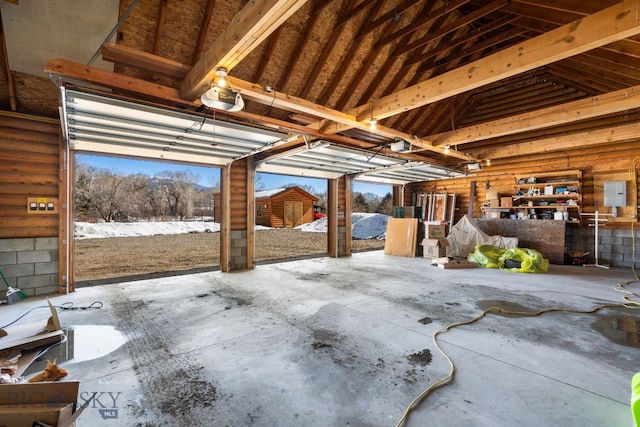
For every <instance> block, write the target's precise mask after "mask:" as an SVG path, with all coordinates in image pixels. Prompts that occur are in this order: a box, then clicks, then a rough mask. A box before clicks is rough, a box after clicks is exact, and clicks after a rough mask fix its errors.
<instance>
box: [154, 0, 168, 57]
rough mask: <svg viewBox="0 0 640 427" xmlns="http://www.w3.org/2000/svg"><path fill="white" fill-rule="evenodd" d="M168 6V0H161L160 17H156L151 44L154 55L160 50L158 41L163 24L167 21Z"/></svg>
mask: <svg viewBox="0 0 640 427" xmlns="http://www.w3.org/2000/svg"><path fill="white" fill-rule="evenodd" d="M168 6H169V0H162V1H161V2H160V17H159V18H158V25H157V26H156V37H155V42H154V44H153V54H154V55H158V54H159V52H160V42H161V41H162V33H164V24H165V22H166V21H167V8H168Z"/></svg>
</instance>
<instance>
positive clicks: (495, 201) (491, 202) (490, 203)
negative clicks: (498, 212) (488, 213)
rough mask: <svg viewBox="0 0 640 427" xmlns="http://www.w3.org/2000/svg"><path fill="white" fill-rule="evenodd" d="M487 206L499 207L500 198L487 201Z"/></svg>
mask: <svg viewBox="0 0 640 427" xmlns="http://www.w3.org/2000/svg"><path fill="white" fill-rule="evenodd" d="M485 206H486V207H488V208H499V207H500V199H489V200H487V201H486V202H485Z"/></svg>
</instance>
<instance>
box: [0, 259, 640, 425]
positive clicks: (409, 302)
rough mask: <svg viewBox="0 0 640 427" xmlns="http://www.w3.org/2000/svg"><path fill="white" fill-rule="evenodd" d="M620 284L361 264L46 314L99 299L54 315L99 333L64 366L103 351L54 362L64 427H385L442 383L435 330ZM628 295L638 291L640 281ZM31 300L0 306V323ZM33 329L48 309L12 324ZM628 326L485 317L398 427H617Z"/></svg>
mask: <svg viewBox="0 0 640 427" xmlns="http://www.w3.org/2000/svg"><path fill="white" fill-rule="evenodd" d="M632 279H633V274H632V272H631V271H630V270H623V269H619V270H616V269H612V270H604V269H599V268H589V267H575V266H556V265H553V266H552V267H551V270H550V271H549V272H548V273H546V274H518V273H510V272H504V271H499V270H488V269H459V270H443V269H439V268H436V267H433V266H430V265H429V263H428V262H427V261H426V260H424V259H421V258H403V257H394V256H388V255H384V254H383V252H382V251H376V252H367V253H359V254H355V255H353V256H352V257H351V258H342V259H330V258H317V259H310V260H302V261H293V262H286V263H280V264H272V265H263V266H258V267H257V268H256V269H255V270H253V271H248V272H239V273H227V274H225V273H220V272H210V273H202V274H194V275H188V276H175V277H170V278H162V279H153V280H144V281H138V282H129V283H121V284H116V285H105V286H98V287H92V288H80V289H78V290H77V291H76V292H75V293H72V294H70V295H67V296H55V297H52V298H51V301H52V302H53V303H54V304H57V305H59V304H62V303H65V302H69V301H71V302H73V303H74V304H75V305H76V306H86V305H89V304H90V303H92V302H93V301H101V302H102V303H103V304H104V307H103V308H101V309H96V310H68V311H63V312H61V313H60V318H61V322H62V324H63V326H66V327H73V328H78V332H79V331H80V329H81V326H82V325H107V326H112V327H114V328H115V331H114V330H109V328H106V329H105V328H104V327H103V328H96V329H95V331H96V332H95V333H92V334H90V336H91V337H94V338H97V341H93V342H90V340H89V338H87V337H85V338H83V337H82V336H81V334H79V333H78V334H75V335H74V340H73V341H74V342H73V345H72V346H71V345H70V346H68V347H69V348H70V347H73V351H74V352H75V354H77V356H76V359H82V358H83V357H84V358H86V356H81V354H82V352H83V349H84V350H87V349H88V350H90V351H91V350H96V349H97V348H100V349H101V350H102V351H103V353H107V354H105V355H103V356H101V357H97V358H93V359H91V356H89V359H90V360H85V361H77V360H74V359H72V360H69V361H66V362H62V363H61V366H63V367H64V368H66V369H68V371H69V375H68V376H67V378H66V379H67V380H78V381H80V382H81V384H80V389H81V395H80V403H82V402H83V401H84V400H85V399H87V398H88V397H89V396H90V395H91V393H93V392H97V393H99V394H98V395H97V396H98V399H97V400H95V401H93V402H92V403H91V405H90V406H89V407H88V408H87V410H86V411H85V412H84V413H83V414H82V415H81V416H80V418H79V423H78V425H79V426H85V425H86V426H121V425H122V426H123V425H127V426H133V425H135V426H156V425H169V426H195V425H211V426H269V427H272V426H393V425H395V424H396V422H397V421H398V420H399V419H400V417H401V416H402V414H403V412H404V411H405V409H406V407H407V405H409V403H410V402H411V401H412V400H413V399H414V398H415V397H416V396H417V395H418V394H420V393H421V392H422V391H423V390H424V389H425V388H426V387H428V386H429V385H431V384H432V383H434V382H435V381H437V380H438V379H439V378H441V377H443V376H445V375H446V374H447V373H448V370H449V366H448V364H447V362H446V360H445V359H444V358H443V357H442V356H441V355H440V354H439V353H438V352H437V350H436V348H435V346H434V344H433V341H432V334H433V333H434V332H435V331H436V330H438V329H440V328H443V327H445V326H446V325H448V324H451V323H453V322H459V321H463V320H467V319H470V318H472V317H474V316H476V315H477V314H479V313H480V312H481V311H482V310H483V309H485V308H487V307H489V306H492V305H498V306H502V307H505V308H508V309H523V308H526V309H530V310H538V309H541V308H545V307H566V308H572V309H589V308H591V307H593V306H595V305H598V304H602V303H620V302H622V294H621V293H619V292H616V291H615V290H614V286H615V285H616V284H618V283H619V282H623V281H629V280H632ZM629 289H630V290H636V291H638V293H639V294H640V284H637V283H634V284H633V285H631V286H629ZM42 303H43V300H38V299H34V298H30V299H28V300H25V301H22V302H20V303H17V304H13V305H11V306H4V307H2V308H0V315H1V316H0V317H1V318H2V319H3V322H1V323H3V324H4V323H6V322H5V321H9V320H12V319H13V318H15V317H17V316H19V315H20V314H22V313H23V312H25V311H26V310H27V309H29V308H31V307H33V306H37V305H42ZM628 316H632V317H633V318H629V317H628ZM39 317H41V318H43V319H45V320H46V317H48V316H47V313H46V310H36V311H35V312H33V313H31V314H30V315H29V316H28V318H25V319H23V321H27V320H28V321H34V320H37V319H38V318H39ZM628 320H632V321H635V322H638V321H640V311H632V310H629V309H622V308H616V309H604V310H602V311H600V312H598V313H597V314H575V313H551V314H544V315H542V316H539V317H517V316H510V317H507V316H500V315H493V314H489V315H487V316H486V317H485V318H484V319H482V320H480V321H479V322H477V323H474V324H472V325H468V326H462V327H459V328H456V329H453V330H452V331H450V332H447V333H445V334H443V335H441V336H440V341H439V342H440V343H441V346H442V347H443V349H444V350H445V351H446V352H447V354H448V355H449V356H450V357H451V358H452V360H453V362H454V363H455V365H456V369H457V373H456V376H455V380H454V381H453V382H452V383H451V384H448V385H446V386H444V387H443V388H440V389H438V390H436V391H435V392H434V393H432V394H431V395H430V396H429V397H428V398H427V399H426V400H425V401H424V402H423V403H422V404H421V405H420V406H419V407H418V408H417V409H416V410H415V411H414V412H413V413H412V414H411V415H410V417H409V419H408V422H407V424H406V425H408V426H447V427H450V426H463V425H465V426H492V427H495V426H536V427H539V426H581V427H582V426H617V427H621V426H632V425H633V419H632V416H631V412H630V408H629V400H630V381H631V377H632V375H633V374H634V373H635V372H637V371H640V352H639V350H638V348H637V347H633V346H631V345H629V344H628V343H627V344H624V345H623V344H622V343H621V341H617V339H619V338H620V337H621V335H620V331H616V330H615V328H614V326H615V325H616V324H617V325H620V324H622V323H624V321H628ZM621 322H622V323H621ZM118 332H120V333H121V334H122V336H121V337H120V338H124V339H126V342H125V343H124V344H123V345H121V346H119V347H117V346H118V344H119V341H118V339H117V338H118V337H117V335H118ZM622 336H624V334H622ZM635 342H637V339H636V341H635ZM113 347H117V348H115V349H114V348H113ZM56 351H58V353H60V351H59V349H58V350H56ZM50 354H53V353H50ZM58 357H59V361H60V357H61V356H58ZM62 359H64V357H62Z"/></svg>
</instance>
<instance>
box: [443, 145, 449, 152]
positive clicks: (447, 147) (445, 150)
mask: <svg viewBox="0 0 640 427" xmlns="http://www.w3.org/2000/svg"><path fill="white" fill-rule="evenodd" d="M444 154H449V146H448V145H445V146H444Z"/></svg>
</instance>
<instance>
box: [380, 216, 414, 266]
mask: <svg viewBox="0 0 640 427" xmlns="http://www.w3.org/2000/svg"><path fill="white" fill-rule="evenodd" d="M418 221H419V220H418V219H417V218H389V220H388V221H387V234H386V238H385V242H384V253H385V255H397V256H406V257H415V256H416V246H417V241H418V227H419V223H418Z"/></svg>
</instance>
